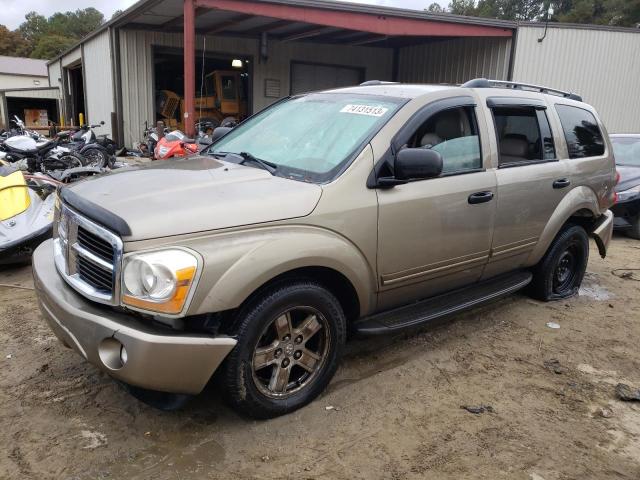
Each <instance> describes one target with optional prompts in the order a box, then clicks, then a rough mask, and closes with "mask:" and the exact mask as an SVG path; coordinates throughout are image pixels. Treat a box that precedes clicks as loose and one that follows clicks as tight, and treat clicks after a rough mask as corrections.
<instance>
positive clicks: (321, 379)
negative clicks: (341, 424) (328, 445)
mask: <svg viewBox="0 0 640 480" xmlns="http://www.w3.org/2000/svg"><path fill="white" fill-rule="evenodd" d="M238 318H239V326H238V328H237V338H238V344H237V345H236V347H235V348H234V349H233V351H232V352H231V353H230V354H229V356H228V357H227V358H226V359H225V362H224V364H223V367H222V371H221V373H222V375H221V377H220V378H221V380H222V383H223V392H224V396H225V397H226V400H227V402H228V403H229V404H231V406H232V407H233V408H234V409H236V410H238V411H240V412H241V413H243V414H245V415H248V416H250V417H253V418H261V419H264V418H272V417H276V416H278V415H284V414H286V413H289V412H292V411H294V410H297V409H298V408H300V407H302V406H304V405H306V404H308V403H309V402H311V401H312V400H313V399H315V398H316V397H317V396H318V395H319V394H320V393H322V391H323V390H324V389H325V387H326V386H327V385H328V384H329V381H330V380H331V378H332V377H333V375H334V373H335V372H336V369H337V368H338V364H339V362H340V358H341V356H342V351H343V348H344V344H345V341H346V319H345V315H344V312H343V311H342V308H341V306H340V303H339V302H338V300H337V299H336V298H335V296H334V295H333V294H332V293H331V292H329V291H328V290H327V289H325V288H324V287H323V286H321V285H319V284H317V283H315V282H313V281H304V280H299V281H292V282H291V283H283V284H279V285H276V286H274V287H272V288H271V289H270V290H267V291H265V292H264V293H263V294H261V295H260V296H259V297H258V298H256V299H255V300H253V301H251V302H250V303H249V304H248V305H247V306H246V307H245V308H243V309H242V310H241V312H240V313H239V317H238Z"/></svg>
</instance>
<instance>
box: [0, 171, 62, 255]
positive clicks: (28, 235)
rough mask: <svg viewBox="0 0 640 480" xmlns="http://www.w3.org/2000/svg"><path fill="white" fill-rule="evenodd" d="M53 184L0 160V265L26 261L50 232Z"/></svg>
mask: <svg viewBox="0 0 640 480" xmlns="http://www.w3.org/2000/svg"><path fill="white" fill-rule="evenodd" d="M56 184H57V182H56V181H55V180H52V179H49V178H47V177H45V176H38V175H28V174H27V175H25V174H23V173H22V172H21V171H20V170H17V169H16V168H14V167H12V166H10V165H7V164H6V163H4V162H1V161H0V265H6V264H11V263H21V262H25V261H28V260H29V259H30V258H31V254H32V253H33V250H34V249H35V248H36V247H37V246H38V245H39V244H40V243H42V242H43V241H44V240H46V239H47V238H49V237H50V236H51V224H52V222H53V207H54V201H55V195H52V192H54V191H55V189H56V187H55V185H56Z"/></svg>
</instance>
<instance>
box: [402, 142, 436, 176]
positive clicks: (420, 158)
mask: <svg viewBox="0 0 640 480" xmlns="http://www.w3.org/2000/svg"><path fill="white" fill-rule="evenodd" d="M441 173H442V156H441V155H440V154H439V153H438V152H435V151H433V150H429V149H427V148H404V149H402V150H400V151H399V152H398V154H397V155H396V161H395V164H394V176H395V178H396V179H397V180H417V179H422V178H433V177H437V176H439V175H440V174H441Z"/></svg>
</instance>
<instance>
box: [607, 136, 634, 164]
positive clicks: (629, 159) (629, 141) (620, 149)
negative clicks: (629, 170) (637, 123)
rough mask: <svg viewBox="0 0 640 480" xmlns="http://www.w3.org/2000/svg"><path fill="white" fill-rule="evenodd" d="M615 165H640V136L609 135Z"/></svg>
mask: <svg viewBox="0 0 640 480" xmlns="http://www.w3.org/2000/svg"><path fill="white" fill-rule="evenodd" d="M611 144H612V145H613V155H614V157H615V158H616V165H626V166H631V167H640V136H637V137H616V136H612V137H611Z"/></svg>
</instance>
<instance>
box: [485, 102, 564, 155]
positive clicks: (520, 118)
mask: <svg viewBox="0 0 640 480" xmlns="http://www.w3.org/2000/svg"><path fill="white" fill-rule="evenodd" d="M492 110H493V119H494V122H495V128H496V137H497V141H498V149H499V152H500V158H499V165H500V166H515V165H526V164H529V163H535V162H539V161H545V160H553V159H555V156H556V153H555V146H554V143H553V137H552V136H551V128H550V127H549V121H548V120H547V116H546V114H545V112H544V110H543V109H536V108H535V107H522V106H516V107H513V106H505V107H494V108H493V109H492Z"/></svg>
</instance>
